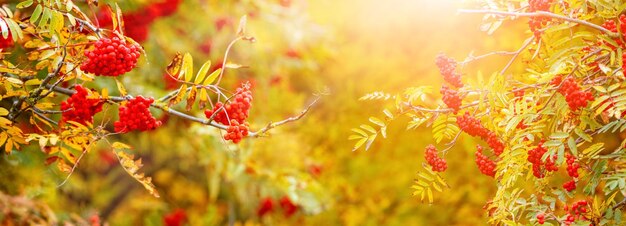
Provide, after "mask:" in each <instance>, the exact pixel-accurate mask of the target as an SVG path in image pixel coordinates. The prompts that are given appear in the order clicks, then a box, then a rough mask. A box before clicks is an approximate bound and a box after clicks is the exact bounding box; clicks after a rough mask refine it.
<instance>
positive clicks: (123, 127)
mask: <svg viewBox="0 0 626 226" xmlns="http://www.w3.org/2000/svg"><path fill="white" fill-rule="evenodd" d="M153 102H154V99H152V98H144V97H143V96H137V97H135V98H132V99H130V100H129V101H128V103H127V104H126V105H125V106H123V107H120V112H119V116H120V120H119V121H117V122H115V123H113V126H115V132H117V133H127V132H130V131H133V130H140V131H147V130H153V129H155V128H157V127H159V126H161V124H162V123H161V121H158V120H156V118H154V116H152V113H150V110H149V108H150V104H152V103H153Z"/></svg>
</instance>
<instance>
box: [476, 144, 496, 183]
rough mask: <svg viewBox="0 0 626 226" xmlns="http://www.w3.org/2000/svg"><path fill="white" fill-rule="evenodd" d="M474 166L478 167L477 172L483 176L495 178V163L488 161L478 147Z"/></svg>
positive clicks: (481, 149) (481, 148)
mask: <svg viewBox="0 0 626 226" xmlns="http://www.w3.org/2000/svg"><path fill="white" fill-rule="evenodd" d="M476 149H477V150H476V153H475V156H476V160H475V161H476V165H478V170H480V172H481V173H482V174H484V175H487V176H490V177H495V175H496V162H494V161H493V160H491V159H489V158H488V157H487V156H485V155H484V154H483V147H482V146H480V145H478V146H476Z"/></svg>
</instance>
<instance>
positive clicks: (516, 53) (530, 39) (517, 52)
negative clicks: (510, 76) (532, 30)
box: [500, 37, 533, 75]
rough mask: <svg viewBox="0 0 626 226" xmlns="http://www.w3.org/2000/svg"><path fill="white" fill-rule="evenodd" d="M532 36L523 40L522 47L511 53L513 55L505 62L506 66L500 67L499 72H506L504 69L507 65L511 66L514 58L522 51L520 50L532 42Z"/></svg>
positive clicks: (507, 67) (506, 68)
mask: <svg viewBox="0 0 626 226" xmlns="http://www.w3.org/2000/svg"><path fill="white" fill-rule="evenodd" d="M532 40H533V38H532V37H530V38H528V39H526V42H524V45H522V47H520V48H519V49H518V50H517V51H516V52H515V54H513V57H511V60H509V62H508V63H507V64H506V66H504V68H502V70H501V71H500V74H501V75H503V74H504V72H506V70H508V69H509V67H511V65H512V64H513V62H515V59H517V57H518V56H519V55H520V53H522V51H524V49H526V47H528V46H529V45H530V43H532Z"/></svg>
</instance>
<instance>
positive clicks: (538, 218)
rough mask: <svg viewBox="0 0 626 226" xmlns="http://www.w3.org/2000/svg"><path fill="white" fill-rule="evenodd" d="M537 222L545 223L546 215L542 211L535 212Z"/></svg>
mask: <svg viewBox="0 0 626 226" xmlns="http://www.w3.org/2000/svg"><path fill="white" fill-rule="evenodd" d="M537 223H539V224H544V223H546V217H545V215H544V214H543V213H540V214H537Z"/></svg>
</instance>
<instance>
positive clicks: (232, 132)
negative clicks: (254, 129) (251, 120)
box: [224, 119, 249, 144]
mask: <svg viewBox="0 0 626 226" xmlns="http://www.w3.org/2000/svg"><path fill="white" fill-rule="evenodd" d="M248 127H249V126H248V123H247V122H246V123H244V124H241V125H240V124H239V122H237V120H234V119H231V121H230V126H228V129H226V135H224V139H225V140H231V141H233V143H235V144H236V143H239V142H240V141H241V139H243V138H244V137H246V136H248Z"/></svg>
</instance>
